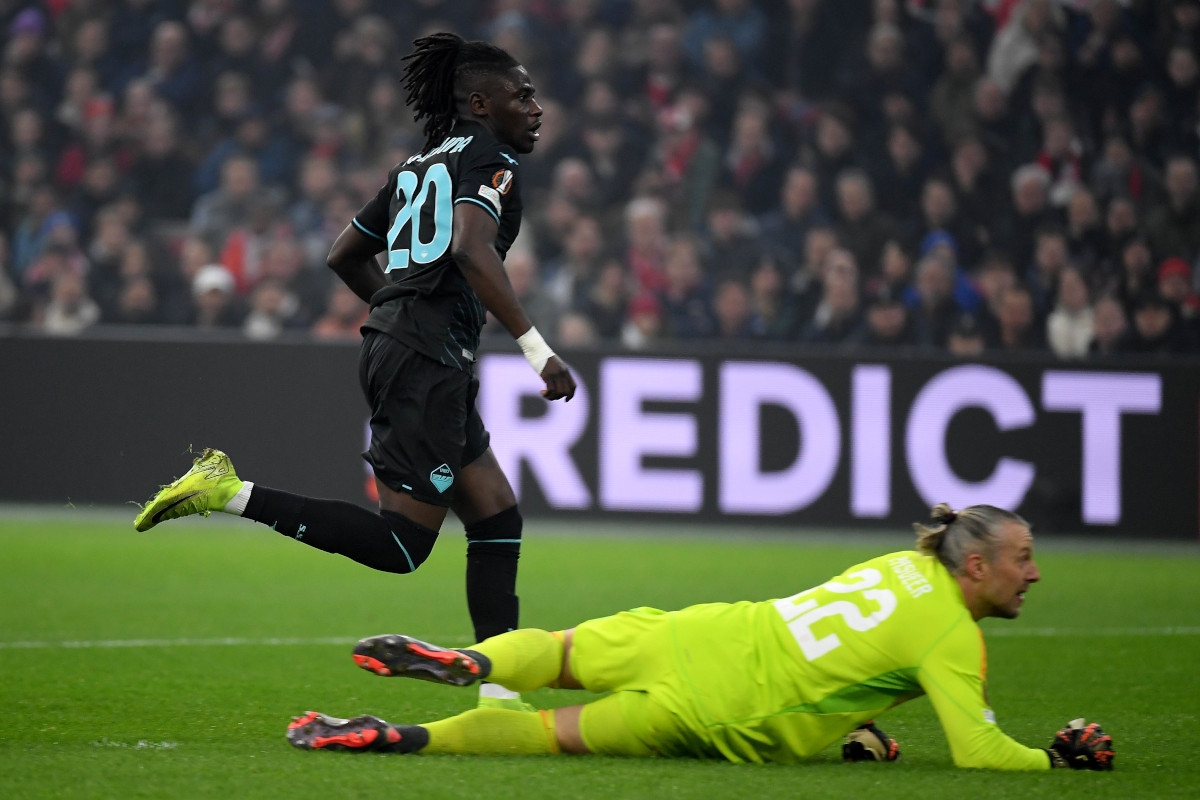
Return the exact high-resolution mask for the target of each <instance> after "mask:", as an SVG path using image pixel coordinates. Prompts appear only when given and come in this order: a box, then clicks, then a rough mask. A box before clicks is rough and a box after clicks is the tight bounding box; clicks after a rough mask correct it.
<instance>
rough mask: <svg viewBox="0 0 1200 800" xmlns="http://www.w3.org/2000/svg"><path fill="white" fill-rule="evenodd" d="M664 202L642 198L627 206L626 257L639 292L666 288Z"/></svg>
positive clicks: (666, 242)
mask: <svg viewBox="0 0 1200 800" xmlns="http://www.w3.org/2000/svg"><path fill="white" fill-rule="evenodd" d="M666 213H667V211H666V208H665V207H664V206H663V203H662V202H660V201H658V200H655V199H653V198H650V197H639V198H635V199H633V200H631V201H629V203H628V204H626V206H625V243H626V251H625V259H626V263H627V264H628V265H629V270H630V272H631V273H632V275H633V278H634V280H635V281H637V287H638V294H641V293H643V292H656V291H658V290H660V289H664V288H666V285H667V281H666V273H665V272H664V270H663V267H664V263H665V260H666V256H667V248H668V246H669V245H668V241H667V219H666Z"/></svg>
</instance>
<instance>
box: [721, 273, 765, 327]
mask: <svg viewBox="0 0 1200 800" xmlns="http://www.w3.org/2000/svg"><path fill="white" fill-rule="evenodd" d="M713 318H714V321H715V326H714V331H713V334H714V335H715V337H716V338H718V339H722V340H724V341H738V340H746V339H758V338H761V337H762V336H763V334H764V332H765V330H766V326H765V324H764V322H763V320H762V319H760V318H759V317H758V316H757V315H756V314H755V313H754V306H753V305H752V303H751V302H750V292H749V290H748V289H747V288H746V285H745V284H744V283H742V282H741V281H739V280H735V279H732V278H729V279H726V280H723V281H721V282H720V283H718V284H717V288H716V291H715V292H713Z"/></svg>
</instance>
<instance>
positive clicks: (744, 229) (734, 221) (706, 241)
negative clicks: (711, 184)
mask: <svg viewBox="0 0 1200 800" xmlns="http://www.w3.org/2000/svg"><path fill="white" fill-rule="evenodd" d="M706 220H707V224H706V225H705V226H704V229H705V232H706V233H707V236H705V237H704V238H703V242H702V247H703V248H704V250H705V255H706V257H707V259H708V271H707V273H708V277H709V280H710V284H715V283H718V282H720V281H723V280H726V279H728V278H732V279H734V280H739V281H746V280H748V279H749V277H750V272H751V270H753V269H754V267H755V266H756V265H757V264H758V259H759V256H760V255H762V245H761V244H760V242H759V239H758V235H757V231H756V230H755V228H754V220H753V219H752V218H751V217H750V216H748V215H747V214H746V213H745V211H744V209H743V208H742V203H741V199H740V198H739V197H738V196H737V194H735V193H733V192H716V193H714V194H713V197H712V201H711V202H710V203H709V207H708V214H707V215H706Z"/></svg>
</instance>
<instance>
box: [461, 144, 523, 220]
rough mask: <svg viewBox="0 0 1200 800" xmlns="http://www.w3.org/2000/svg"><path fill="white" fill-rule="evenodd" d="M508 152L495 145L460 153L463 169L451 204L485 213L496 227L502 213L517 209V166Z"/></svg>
mask: <svg viewBox="0 0 1200 800" xmlns="http://www.w3.org/2000/svg"><path fill="white" fill-rule="evenodd" d="M509 150H510V148H507V147H503V146H499V147H498V146H497V145H496V144H495V143H489V144H486V145H483V144H481V146H478V147H474V148H472V149H471V150H470V151H469V152H468V153H464V155H465V156H466V158H464V159H463V167H464V169H463V170H462V172H461V173H460V174H459V176H458V184H457V185H456V186H455V189H454V204H455V205H458V204H459V203H472V204H474V205H477V206H480V207H482V208H484V209H485V210H487V212H488V213H490V214H491V215H492V217H493V218H494V219H495V220H496V224H500V218H501V217H502V216H503V215H504V212H505V211H508V210H510V209H513V210H515V209H519V207H520V200H519V197H520V192H519V187H518V185H517V184H518V180H519V179H518V172H519V169H520V165H519V164H518V163H517V159H516V156H515V154H514V153H512V152H509Z"/></svg>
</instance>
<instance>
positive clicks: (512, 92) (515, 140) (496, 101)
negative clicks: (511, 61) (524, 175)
mask: <svg viewBox="0 0 1200 800" xmlns="http://www.w3.org/2000/svg"><path fill="white" fill-rule="evenodd" d="M534 92H535V89H534V86H533V81H532V80H530V78H529V73H528V72H526V71H525V68H524V67H520V66H518V67H513V68H512V69H510V70H509V71H508V72H506V73H505V74H504V76H503V77H502V78H500V79H499V80H497V81H496V82H495V83H494V84H493V85H492V87H491V91H490V92H489V99H490V100H491V105H490V107H489V109H488V119H489V120H490V121H491V123H492V125H491V127H492V133H493V135H495V137H496V138H497V139H498V140H499V141H500V143H501V144H506V145H508V146H509V147H511V148H512V149H514V150H516V151H517V152H518V153H529V152H532V151H533V146H534V145H535V144H536V143H537V140H538V132H537V130H538V128H540V127H541V125H542V107H541V105H539V104H538V101H537V100H536V99H535V98H534Z"/></svg>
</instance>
